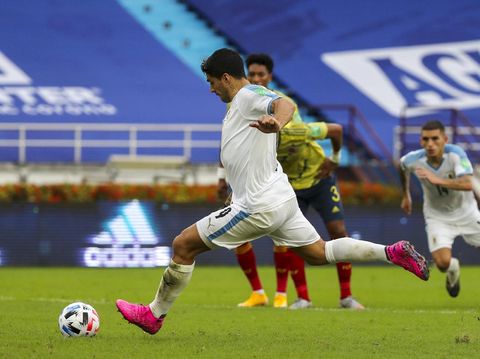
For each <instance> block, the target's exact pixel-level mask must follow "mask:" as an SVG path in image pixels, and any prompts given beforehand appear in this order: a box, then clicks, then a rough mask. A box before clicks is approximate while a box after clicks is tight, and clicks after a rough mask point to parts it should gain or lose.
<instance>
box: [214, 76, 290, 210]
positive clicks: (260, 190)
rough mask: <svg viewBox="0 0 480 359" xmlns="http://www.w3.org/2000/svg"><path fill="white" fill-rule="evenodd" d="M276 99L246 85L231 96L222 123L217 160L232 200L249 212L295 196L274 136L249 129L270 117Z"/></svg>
mask: <svg viewBox="0 0 480 359" xmlns="http://www.w3.org/2000/svg"><path fill="white" fill-rule="evenodd" d="M278 98H280V96H278V95H277V94H275V93H274V92H272V91H270V90H268V89H266V88H265V87H262V86H257V85H247V86H245V87H243V88H242V89H241V90H240V91H238V93H237V94H236V95H235V97H234V98H233V100H232V102H231V104H230V108H229V110H228V112H227V114H226V115H225V118H224V120H223V128H222V145H221V161H222V164H223V166H224V167H225V172H226V177H227V180H228V182H229V184H230V187H231V188H232V192H233V198H232V201H233V202H234V203H235V204H236V205H239V206H240V207H242V208H244V209H245V210H246V211H247V212H249V213H257V212H262V211H267V210H271V209H273V208H275V207H276V206H278V205H279V204H281V203H283V202H286V201H288V200H289V199H290V198H292V197H295V192H294V191H293V189H292V186H291V185H290V183H289V182H288V177H287V176H286V175H285V174H284V173H283V170H282V166H281V165H280V163H279V162H278V161H277V150H276V147H277V134H276V133H268V134H267V133H263V132H261V131H259V130H258V129H256V128H253V127H250V126H249V125H250V124H251V123H252V122H253V121H256V120H258V118H259V117H261V116H262V115H265V114H270V113H271V106H272V102H273V101H274V100H276V99H278Z"/></svg>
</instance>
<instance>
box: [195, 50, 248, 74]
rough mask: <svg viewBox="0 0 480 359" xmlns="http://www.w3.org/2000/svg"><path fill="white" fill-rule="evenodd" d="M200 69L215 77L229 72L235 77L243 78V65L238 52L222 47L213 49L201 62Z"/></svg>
mask: <svg viewBox="0 0 480 359" xmlns="http://www.w3.org/2000/svg"><path fill="white" fill-rule="evenodd" d="M201 68H202V71H203V72H204V73H205V74H207V75H210V76H212V77H215V78H217V79H219V78H221V77H222V75H223V74H229V75H230V76H233V77H235V78H236V79H241V78H245V67H244V65H243V60H242V58H241V57H240V55H239V53H238V52H236V51H234V50H231V49H227V48H223V49H219V50H217V51H215V52H214V53H213V54H211V55H210V56H209V57H207V58H206V59H205V60H203V62H202V66H201Z"/></svg>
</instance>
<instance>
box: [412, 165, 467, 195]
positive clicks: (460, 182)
mask: <svg viewBox="0 0 480 359" xmlns="http://www.w3.org/2000/svg"><path fill="white" fill-rule="evenodd" d="M415 174H416V175H417V177H418V178H420V179H425V180H427V181H429V182H430V183H431V184H433V185H435V186H440V187H443V188H448V189H453V190H456V191H471V190H472V189H473V184H472V175H471V174H465V175H463V176H460V177H456V178H442V177H439V176H437V175H436V174H435V173H433V172H432V171H429V170H427V169H426V168H423V167H418V168H417V169H415Z"/></svg>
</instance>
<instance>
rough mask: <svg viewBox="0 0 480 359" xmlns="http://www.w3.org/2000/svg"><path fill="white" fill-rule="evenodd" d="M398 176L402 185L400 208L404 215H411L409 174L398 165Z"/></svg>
mask: <svg viewBox="0 0 480 359" xmlns="http://www.w3.org/2000/svg"><path fill="white" fill-rule="evenodd" d="M398 172H399V175H400V183H401V184H402V193H403V195H402V202H401V203H400V207H401V208H402V210H403V211H404V212H405V213H406V214H411V213H412V196H411V195H410V172H408V171H407V170H406V169H404V168H403V166H402V164H400V168H399V170H398Z"/></svg>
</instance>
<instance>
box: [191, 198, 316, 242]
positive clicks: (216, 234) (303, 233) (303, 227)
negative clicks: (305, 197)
mask: <svg viewBox="0 0 480 359" xmlns="http://www.w3.org/2000/svg"><path fill="white" fill-rule="evenodd" d="M196 224H197V229H198V232H199V234H200V237H201V238H202V240H203V242H205V244H206V245H207V246H208V247H210V248H215V247H217V246H219V247H225V248H228V249H234V248H237V247H239V246H241V245H242V244H244V243H246V242H250V241H253V240H254V239H257V238H260V237H262V236H269V237H271V238H272V240H273V243H275V245H277V246H286V247H301V246H306V245H309V244H312V243H314V242H316V241H318V240H319V239H320V235H319V234H318V233H317V231H316V230H315V228H314V227H313V226H312V225H311V224H310V222H309V221H308V220H307V219H306V218H305V217H304V215H303V214H302V212H301V211H300V208H299V207H298V203H297V199H296V198H295V197H294V198H291V199H290V200H288V201H286V202H284V203H282V204H280V205H279V206H278V207H277V208H276V209H274V210H271V211H268V212H263V213H253V214H252V213H247V212H245V211H242V210H241V209H240V208H239V207H237V206H236V205H235V204H234V203H232V204H231V205H230V206H228V207H225V208H223V209H220V210H218V211H216V212H213V213H211V214H210V215H208V216H206V217H204V218H202V219H201V220H199V221H198V222H197V223H196Z"/></svg>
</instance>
